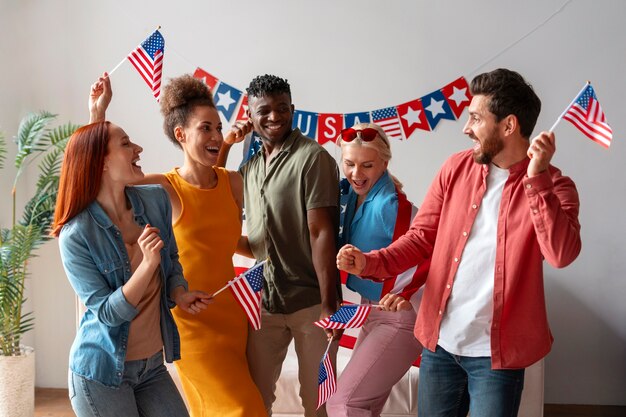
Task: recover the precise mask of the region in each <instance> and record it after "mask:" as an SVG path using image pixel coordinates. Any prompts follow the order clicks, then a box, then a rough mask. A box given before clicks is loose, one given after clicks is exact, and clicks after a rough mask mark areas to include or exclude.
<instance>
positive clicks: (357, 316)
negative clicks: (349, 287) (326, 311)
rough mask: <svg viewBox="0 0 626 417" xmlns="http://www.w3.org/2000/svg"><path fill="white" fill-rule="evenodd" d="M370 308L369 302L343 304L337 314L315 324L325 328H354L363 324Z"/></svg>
mask: <svg viewBox="0 0 626 417" xmlns="http://www.w3.org/2000/svg"><path fill="white" fill-rule="evenodd" d="M370 309H371V307H370V306H369V305H367V304H349V305H343V306H341V307H340V308H339V310H337V312H336V313H335V314H333V315H331V316H328V317H326V318H325V319H322V320H318V321H316V322H315V323H313V324H315V325H316V326H319V327H321V328H323V329H354V328H356V327H361V326H363V323H365V319H367V316H368V315H369V314H370Z"/></svg>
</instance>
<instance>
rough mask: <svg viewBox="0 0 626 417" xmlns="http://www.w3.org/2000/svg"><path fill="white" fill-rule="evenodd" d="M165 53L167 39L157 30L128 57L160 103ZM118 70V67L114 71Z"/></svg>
mask: <svg viewBox="0 0 626 417" xmlns="http://www.w3.org/2000/svg"><path fill="white" fill-rule="evenodd" d="M164 53H165V39H163V35H161V32H159V30H158V29H157V30H155V31H154V32H153V33H152V35H150V36H148V37H147V38H146V40H145V41H143V42H142V43H141V45H139V46H138V47H137V48H136V49H134V50H133V51H132V52H131V53H129V54H128V56H127V58H128V60H129V61H130V62H131V64H133V66H134V67H135V69H137V71H138V72H139V75H141V77H142V78H143V79H144V81H145V82H146V84H148V87H149V88H150V90H152V95H154V98H156V100H157V101H159V98H160V96H161V76H162V74H163V56H164ZM118 66H119V65H118ZM116 69H117V67H115V68H114V69H113V71H115V70H116ZM113 71H111V73H112V72H113Z"/></svg>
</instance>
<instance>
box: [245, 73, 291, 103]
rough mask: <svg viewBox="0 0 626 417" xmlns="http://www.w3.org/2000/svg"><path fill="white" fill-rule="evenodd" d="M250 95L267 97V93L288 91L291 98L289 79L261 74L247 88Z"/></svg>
mask: <svg viewBox="0 0 626 417" xmlns="http://www.w3.org/2000/svg"><path fill="white" fill-rule="evenodd" d="M246 92H247V93H248V96H252V97H257V98H258V97H265V96H267V95H274V94H283V93H286V94H288V95H289V99H291V87H290V86H289V83H288V82H287V80H284V79H282V78H280V77H277V76H275V75H269V74H265V75H259V76H257V77H255V78H254V79H253V80H252V81H250V85H249V86H248V88H246Z"/></svg>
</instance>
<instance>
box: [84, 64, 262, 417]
mask: <svg viewBox="0 0 626 417" xmlns="http://www.w3.org/2000/svg"><path fill="white" fill-rule="evenodd" d="M111 96H112V93H111V84H110V80H109V78H108V77H107V76H106V74H105V75H104V76H103V77H101V78H100V79H99V80H98V81H97V82H96V83H95V84H94V85H93V86H92V89H91V97H90V113H91V119H92V120H93V121H96V120H104V114H105V111H106V108H107V107H108V105H109V103H110V100H111ZM160 103H161V113H162V114H163V116H164V119H165V120H164V124H163V127H164V130H165V133H166V134H167V136H168V138H169V139H170V140H171V141H172V143H174V145H176V146H177V147H179V148H181V149H182V150H183V155H184V162H183V165H182V166H181V167H180V168H174V169H173V170H171V171H170V172H167V173H165V174H148V175H146V177H145V179H144V181H143V182H144V183H151V184H155V183H156V184H161V185H162V186H163V187H164V188H165V189H166V190H167V192H168V194H169V196H170V200H171V203H172V223H173V228H174V235H175V237H176V242H177V244H178V250H179V256H180V263H181V264H182V266H183V274H184V276H185V278H186V279H187V281H188V282H189V285H190V287H193V288H197V289H202V290H203V291H206V292H208V293H210V294H211V293H213V292H215V291H216V290H218V289H219V288H221V287H223V286H224V285H225V284H226V283H227V282H228V280H230V279H232V278H233V277H234V276H235V273H234V268H233V262H232V256H233V254H234V253H235V250H236V249H237V245H238V243H239V240H240V239H245V238H241V213H242V205H243V180H242V178H241V176H240V175H239V174H238V173H237V172H234V171H228V170H226V169H224V168H219V167H215V166H214V165H215V164H216V161H217V156H218V153H219V150H220V147H221V145H222V143H223V141H224V138H223V135H222V123H221V121H220V118H219V114H218V112H217V109H216V108H215V104H214V103H213V99H212V96H211V92H210V90H209V89H208V87H207V86H206V85H205V84H204V83H203V82H202V81H201V80H198V79H195V78H193V77H191V76H190V75H183V76H180V77H177V78H173V79H172V80H170V82H169V83H168V84H167V85H166V86H165V87H164V88H163V91H162V95H161V100H160ZM248 130H249V127H248V125H247V124H242V123H238V124H237V125H236V126H235V127H234V128H233V129H232V130H231V132H229V134H233V135H237V136H239V135H242V134H245V133H247V131H248ZM242 241H243V240H242ZM213 301H214V302H213V304H212V305H210V306H209V307H208V308H207V309H206V310H204V311H202V312H201V313H199V314H196V315H191V314H188V313H186V312H184V311H183V310H181V309H178V308H175V309H174V310H173V313H174V318H175V320H176V324H177V325H178V329H179V332H180V337H181V360H179V361H177V362H176V368H177V370H178V374H179V376H180V379H181V382H182V385H183V390H184V393H185V397H186V399H187V403H188V405H189V408H190V413H191V416H192V417H206V416H216V417H217V416H219V417H255V416H266V412H265V407H264V405H263V400H262V399H261V395H260V394H259V392H258V390H257V388H256V385H255V384H254V382H253V381H252V379H251V377H250V373H249V371H248V362H247V359H246V341H247V337H248V323H247V318H246V315H245V313H244V312H243V310H242V308H241V307H240V306H239V304H238V303H237V301H236V300H235V299H234V297H233V296H232V294H231V293H230V291H226V292H223V293H221V294H220V295H219V296H217V297H215V299H214V300H213Z"/></svg>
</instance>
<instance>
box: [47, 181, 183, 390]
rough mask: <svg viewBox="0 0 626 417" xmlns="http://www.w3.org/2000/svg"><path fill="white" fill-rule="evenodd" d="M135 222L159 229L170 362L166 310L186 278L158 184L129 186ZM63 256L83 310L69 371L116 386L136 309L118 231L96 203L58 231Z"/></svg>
mask: <svg viewBox="0 0 626 417" xmlns="http://www.w3.org/2000/svg"><path fill="white" fill-rule="evenodd" d="M126 196H127V198H128V200H129V201H130V204H131V206H132V210H133V214H134V216H135V221H136V222H137V224H138V225H139V226H141V227H144V226H145V225H146V224H148V223H149V224H150V225H151V226H154V227H157V228H158V229H159V230H160V235H161V239H162V240H163V243H164V246H163V249H161V266H160V269H161V271H160V276H161V279H162V281H163V284H162V291H161V336H162V338H163V344H164V347H165V358H166V360H167V361H168V362H172V361H173V360H177V359H180V338H179V335H178V330H177V329H176V324H175V323H174V319H173V317H172V313H171V312H170V308H172V307H174V306H175V303H174V302H173V301H172V300H171V299H170V298H169V294H171V291H172V290H173V289H174V288H176V287H178V286H183V287H185V288H187V282H186V281H185V279H184V278H183V274H182V267H181V265H180V263H179V262H178V248H177V247H176V241H175V239H174V234H173V231H172V208H171V205H170V201H169V196H168V195H167V192H166V191H165V190H164V189H163V188H162V187H161V186H158V185H147V186H136V187H127V188H126ZM59 247H60V250H61V260H62V261H63V267H64V268H65V273H66V274H67V277H68V279H69V281H70V284H71V285H72V287H73V288H74V291H76V294H77V295H78V297H79V298H80V300H81V302H82V303H83V304H84V305H85V306H86V307H87V311H86V312H85V314H84V316H83V317H82V319H81V322H80V326H79V329H78V332H77V334H76V339H74V343H73V344H72V348H71V350H70V369H71V370H72V372H74V373H76V374H77V375H81V376H83V377H85V378H88V379H92V380H95V381H98V382H100V383H102V384H104V385H107V386H112V387H117V386H119V385H120V384H121V382H122V375H123V374H124V360H125V358H126V350H127V342H128V331H129V328H130V322H131V321H132V320H133V318H135V316H136V315H137V314H138V313H139V311H138V310H137V309H135V307H133V306H132V305H131V304H129V303H128V302H127V301H126V298H125V297H124V294H123V293H122V285H124V284H125V283H126V282H127V281H128V279H129V278H130V277H131V275H132V273H131V269H130V259H129V257H128V253H127V251H126V247H125V246H124V241H123V240H122V235H121V233H120V231H119V229H118V228H117V226H115V225H114V224H113V222H112V221H111V219H110V218H109V217H108V216H107V214H106V213H105V212H104V210H103V209H102V207H101V206H100V204H98V202H97V201H94V202H92V203H91V204H90V205H89V206H88V207H87V208H86V209H85V210H83V211H82V212H80V213H79V214H77V215H76V216H75V217H74V218H72V219H71V220H70V221H69V222H68V223H67V224H65V225H64V226H63V228H62V229H61V233H60V236H59Z"/></svg>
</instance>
